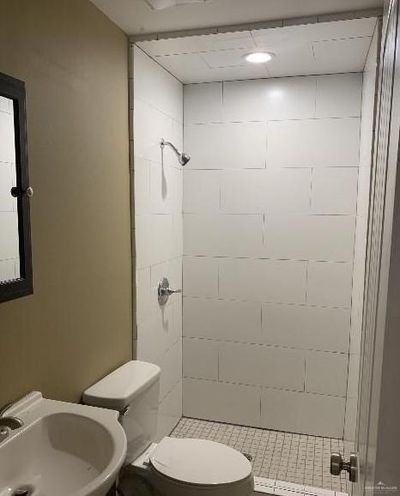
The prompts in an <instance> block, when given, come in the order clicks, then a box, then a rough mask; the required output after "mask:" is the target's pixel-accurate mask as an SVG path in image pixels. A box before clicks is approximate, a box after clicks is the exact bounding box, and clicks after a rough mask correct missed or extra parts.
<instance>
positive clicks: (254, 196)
mask: <svg viewBox="0 0 400 496" xmlns="http://www.w3.org/2000/svg"><path fill="white" fill-rule="evenodd" d="M220 177H221V209H222V211H223V212H226V213H263V212H296V213H300V212H308V211H309V210H310V191H311V169H306V168H304V169H300V168H286V169H269V170H268V169H263V170H243V169H242V170H234V171H228V170H226V171H223V172H221V176H220Z"/></svg>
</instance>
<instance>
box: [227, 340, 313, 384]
mask: <svg viewBox="0 0 400 496" xmlns="http://www.w3.org/2000/svg"><path fill="white" fill-rule="evenodd" d="M219 375H220V376H219V378H220V380H222V381H224V382H234V383H239V384H251V385H259V386H269V387H275V388H279V389H291V390H297V391H304V381H305V359H304V352H302V351H298V350H290V349H284V348H277V347H270V346H263V345H257V344H251V345H249V344H238V343H222V344H221V345H220V356H219Z"/></svg>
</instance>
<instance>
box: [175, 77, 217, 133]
mask: <svg viewBox="0 0 400 496" xmlns="http://www.w3.org/2000/svg"><path fill="white" fill-rule="evenodd" d="M184 99H185V106H184V109H185V112H184V121H185V124H204V123H210V122H222V83H204V84H186V85H185V86H184Z"/></svg>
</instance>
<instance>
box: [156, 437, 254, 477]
mask: <svg viewBox="0 0 400 496" xmlns="http://www.w3.org/2000/svg"><path fill="white" fill-rule="evenodd" d="M150 463H151V465H152V467H153V468H154V469H155V470H156V471H157V472H158V473H159V474H162V475H163V476H166V477H168V478H170V479H173V480H175V481H178V482H181V483H184V484H189V485H191V484H193V485H204V486H214V485H225V484H234V483H237V482H240V481H243V480H244V479H247V478H249V477H250V476H251V470H252V469H251V464H250V462H249V460H247V458H246V457H245V456H244V455H242V453H240V452H239V451H236V450H235V449H233V448H230V447H229V446H226V445H224V444H221V443H216V442H214V441H206V440H203V439H188V438H185V439H176V438H171V437H165V438H164V439H162V441H161V442H160V443H159V444H158V446H157V447H156V448H155V450H154V451H153V452H152V454H151V455H150Z"/></svg>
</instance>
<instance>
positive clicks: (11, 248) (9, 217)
mask: <svg viewBox="0 0 400 496" xmlns="http://www.w3.org/2000/svg"><path fill="white" fill-rule="evenodd" d="M0 136H1V137H2V139H1V141H0V232H1V233H2V236H1V237H0V281H7V280H9V279H16V278H17V277H19V276H20V267H19V245H18V214H17V199H16V198H13V197H12V196H11V195H10V191H11V188H12V187H13V186H15V185H16V170H15V151H14V111H13V105H12V101H11V100H10V99H9V98H4V97H1V96H0Z"/></svg>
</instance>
